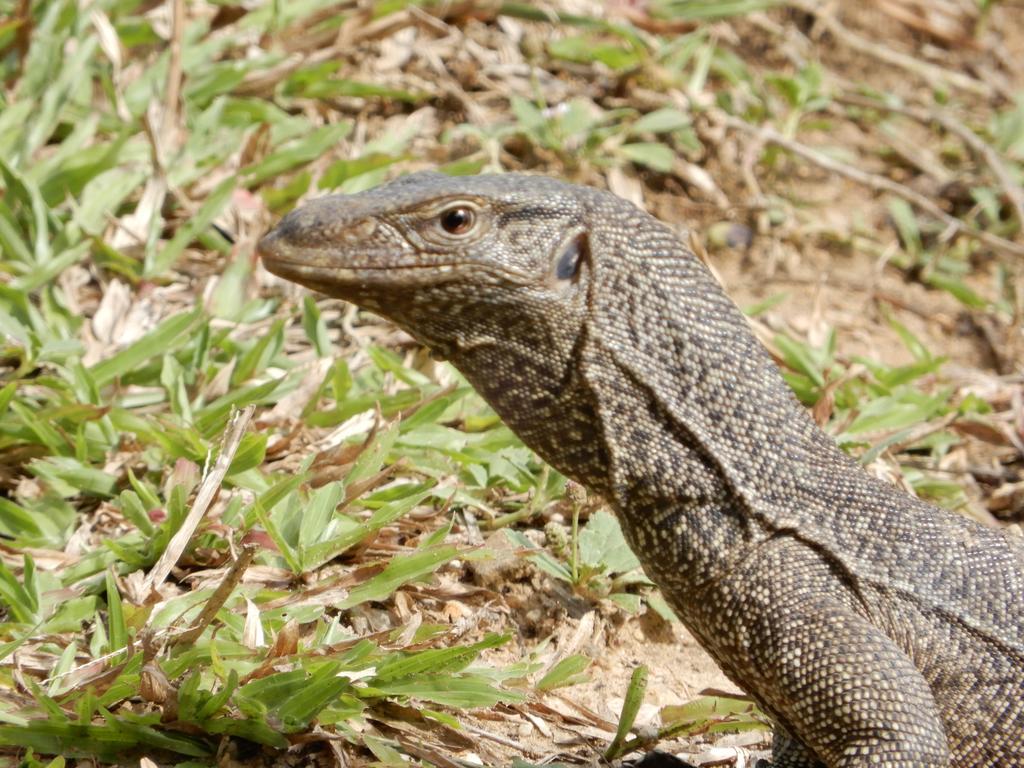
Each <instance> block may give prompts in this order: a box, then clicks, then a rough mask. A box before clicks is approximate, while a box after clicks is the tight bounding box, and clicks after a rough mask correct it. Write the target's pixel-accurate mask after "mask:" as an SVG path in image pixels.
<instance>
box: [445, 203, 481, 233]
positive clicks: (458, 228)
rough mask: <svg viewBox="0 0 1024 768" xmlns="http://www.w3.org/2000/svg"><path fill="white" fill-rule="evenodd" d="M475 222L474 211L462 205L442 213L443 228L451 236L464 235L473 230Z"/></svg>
mask: <svg viewBox="0 0 1024 768" xmlns="http://www.w3.org/2000/svg"><path fill="white" fill-rule="evenodd" d="M475 222H476V216H475V214H474V213H473V210H472V209H471V208H466V207H465V206H462V205H457V206H454V207H452V208H448V209H447V210H444V211H442V212H441V228H442V229H443V230H444V231H445V232H447V233H448V234H449V235H464V234H466V233H467V232H469V230H471V229H472V228H473V224H474V223H475Z"/></svg>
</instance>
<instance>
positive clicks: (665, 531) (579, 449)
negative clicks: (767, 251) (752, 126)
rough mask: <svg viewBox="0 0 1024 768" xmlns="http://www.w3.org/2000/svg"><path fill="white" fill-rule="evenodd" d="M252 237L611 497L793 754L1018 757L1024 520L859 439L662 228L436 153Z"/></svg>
mask: <svg viewBox="0 0 1024 768" xmlns="http://www.w3.org/2000/svg"><path fill="white" fill-rule="evenodd" d="M259 251H260V253H261V255H262V258H263V262H264V264H265V265H266V266H267V268H268V269H269V270H270V271H271V272H274V273H276V274H277V275H280V276H282V277H285V278H287V279H289V280H293V281H295V282H298V283H301V284H304V285H306V286H308V287H310V288H313V289H315V290H318V291H322V292H323V293H326V294H328V295H331V296H336V297H340V298H343V299H347V300H349V301H352V302H354V303H356V304H358V305H360V306H362V307H364V308H367V309H369V310H372V311H374V312H377V313H379V314H381V315H384V316H386V317H388V318H390V319H391V320H392V321H394V322H395V323H397V324H398V325H399V326H401V327H402V328H404V329H406V330H407V331H409V332H410V333H411V334H412V335H413V336H415V337H416V338H417V339H419V340H420V341H422V343H423V344H425V345H426V346H427V347H429V348H430V349H431V350H433V351H434V352H435V353H437V354H439V355H440V356H442V357H444V358H447V359H449V360H450V361H451V362H452V363H453V364H454V365H455V366H456V367H457V368H458V369H459V370H460V371H461V372H462V373H463V375H465V377H466V378H467V379H468V380H469V382H470V383H471V384H472V385H473V386H474V387H475V388H476V389H477V390H478V391H479V392H480V394H481V395H482V396H483V397H484V398H485V399H486V400H487V401H488V402H489V403H490V404H491V406H492V407H493V408H494V409H495V411H496V412H497V413H498V414H499V415H500V416H501V418H502V419H503V420H504V421H505V422H506V423H507V424H508V426H509V427H511V428H512V429H513V430H514V431H515V432H516V433H517V434H518V435H519V436H520V437H521V438H522V440H523V441H524V442H525V443H526V444H527V445H529V446H530V447H532V448H533V449H534V450H536V451H537V453H538V454H540V455H541V456H542V457H543V458H544V459H546V460H547V461H548V462H549V463H550V464H551V465H553V466H554V467H555V468H557V469H558V470H559V471H561V472H562V473H564V474H565V475H567V476H568V477H571V478H574V479H576V480H578V481H579V482H580V483H582V484H583V485H585V486H587V487H588V488H590V489H591V490H593V491H595V492H597V493H599V494H601V495H603V496H604V497H605V498H606V499H607V500H608V502H609V503H610V504H611V505H612V506H613V507H614V509H615V510H616V513H617V514H618V516H619V518H620V520H621V523H622V528H623V531H624V534H625V536H626V539H627V541H628V542H629V544H630V546H631V547H632V548H633V549H634V551H635V552H636V554H637V555H638V557H639V558H640V560H641V561H642V563H643V566H644V569H645V570H646V572H647V573H648V575H649V576H650V577H651V579H652V580H653V581H654V582H655V583H657V584H658V586H659V587H660V588H661V590H662V591H663V593H664V595H665V597H666V599H667V600H668V601H669V603H670V604H671V606H672V607H673V608H674V610H675V611H676V612H677V613H678V615H679V618H680V619H681V620H682V621H683V623H684V624H685V625H686V626H687V628H688V629H689V630H690V631H691V632H692V633H693V635H694V636H695V637H696V638H697V639H698V641H699V642H700V643H701V644H702V645H703V646H704V647H705V648H706V649H707V650H708V652H709V653H710V654H711V655H712V656H713V657H714V659H715V660H716V661H717V662H718V663H719V664H720V665H721V667H722V669H723V671H724V672H725V673H726V674H727V675H728V676H729V677H730V678H731V679H732V680H733V681H735V682H736V683H737V684H738V685H739V686H741V687H742V688H744V689H745V690H746V691H747V692H749V693H750V694H751V695H752V696H753V697H754V699H755V700H756V701H757V702H758V703H759V704H760V705H761V707H762V708H763V709H764V710H765V711H766V712H767V713H769V715H770V716H771V717H772V718H773V720H774V721H775V723H776V724H777V728H776V731H775V736H774V741H773V748H772V755H773V758H772V759H773V763H772V764H773V765H774V766H776V768H805V767H810V766H828V768H840V767H841V768H854V766H884V767H886V768H912V767H913V768H925V767H931V766H955V767H956V768H968V767H970V768H980V767H981V766H1003V767H1008V766H1024V539H1021V538H1020V537H1015V536H1013V535H1011V534H1009V533H1008V532H1006V531H1003V530H996V529H991V528H987V527H984V526H982V525H979V524H978V523H975V522H972V521H970V520H968V519H966V518H964V517H962V516H959V515H956V514H954V513H952V512H949V511H947V510H944V509H940V508H938V507H936V506H933V505H931V504H928V503H925V502H923V501H921V500H918V499H916V498H913V497H911V496H909V495H907V494H905V493H904V492H902V491H901V490H899V489H897V488H896V487H894V486H893V485H891V484H889V483H886V482H884V481H882V480H879V479H877V478H875V477H874V476H872V475H870V474H869V473H868V472H866V471H865V470H864V469H863V468H862V467H861V466H860V465H859V464H858V463H857V462H855V461H854V460H852V459H851V458H849V457H848V456H847V455H846V454H845V453H844V452H843V451H842V450H840V449H839V448H838V447H837V446H836V444H835V443H834V442H833V440H832V439H831V438H830V437H829V436H827V435H826V434H825V433H824V432H823V431H822V430H821V429H819V428H818V426H817V425H816V424H815V423H814V422H813V420H812V419H811V418H810V417H809V416H808V414H807V413H806V411H805V410H804V409H803V408H802V407H801V406H800V405H799V403H798V402H797V401H796V399H795V398H794V396H793V395H792V393H791V391H790V389H789V388H788V386H787V385H786V383H785V381H784V380H783V378H782V376H781V375H780V373H779V371H778V369H777V368H776V366H775V364H774V363H773V361H772V359H771V357H770V356H769V354H768V353H767V351H766V350H765V349H764V347H763V346H762V345H761V344H760V343H759V342H758V341H757V339H756V338H755V337H754V335H753V334H752V333H751V331H750V329H749V326H748V323H747V321H746V319H745V318H744V316H743V314H742V313H741V312H740V311H739V310H738V309H737V307H736V305H735V304H733V302H732V301H731V300H730V299H729V298H728V297H727V296H726V294H725V292H724V291H723V289H722V288H721V286H720V285H719V284H718V282H717V281H716V280H715V279H714V277H713V276H712V275H711V273H710V272H709V270H708V269H707V267H706V266H705V265H704V264H703V263H702V262H701V261H700V259H698V258H696V257H695V256H694V255H693V254H692V253H691V252H690V251H689V250H688V249H687V248H686V246H684V245H683V243H682V242H681V241H680V239H679V238H678V237H677V236H676V235H675V234H674V233H673V232H672V230H671V229H669V228H668V227H667V226H665V225H664V224H662V223H661V222H659V221H658V220H656V219H655V218H653V217H651V216H649V215H648V214H646V213H644V212H643V211H641V210H639V209H638V208H636V207H635V206H633V205H632V204H630V203H627V202H626V201H624V200H622V199H620V198H618V197H616V196H614V195H612V194H610V193H607V192H603V191H599V190H596V189H591V188H587V187H581V186H575V185H572V184H568V183H565V182H562V181H558V180H555V179H550V178H545V177H540V176H531V175H521V174H500V175H484V176H477V177H467V178H453V177H448V176H445V175H442V174H438V173H430V172H424V173H416V174H412V175H409V176H406V177H404V178H400V179H398V180H396V181H393V182H391V183H389V184H386V185H384V186H381V187H378V188H376V189H373V190H369V191H366V192H362V193H359V194H355V195H331V196H327V197H323V198H320V199H317V200H313V201H311V202H308V203H306V204H305V205H303V206H302V207H300V208H298V209H297V210H295V211H293V212H292V213H290V214H289V215H287V216H286V217H285V218H284V219H283V220H282V221H281V222H280V223H279V224H278V226H277V227H276V228H275V229H274V230H273V231H272V232H270V233H269V234H268V235H266V236H265V237H264V238H263V240H262V241H261V242H260V244H259Z"/></svg>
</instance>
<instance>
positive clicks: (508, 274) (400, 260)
mask: <svg viewBox="0 0 1024 768" xmlns="http://www.w3.org/2000/svg"><path fill="white" fill-rule="evenodd" d="M579 189H580V188H578V187H573V186H571V185H568V184H566V183H564V182H560V181H556V180H554V179H549V178H545V177H539V176H523V175H517V174H505V175H493V176H486V175H485V176H475V177H449V176H445V175H443V174H439V173H429V172H427V173H416V174H412V175H409V176H405V177H402V178H400V179H398V180H396V181H393V182H391V183H389V184H385V185H383V186H381V187H377V188H375V189H372V190H369V191H366V192H361V193H359V194H354V195H329V196H326V197H322V198H319V199H316V200H313V201H310V202H308V203H306V204H305V205H303V206H301V207H300V208H298V209H296V210H294V211H292V212H291V213H290V214H288V215H287V216H285V218H284V219H282V220H281V222H280V223H279V224H278V226H277V227H276V228H275V229H274V230H273V231H272V232H270V233H269V234H268V235H266V236H265V237H264V238H263V239H262V240H261V242H260V244H259V252H260V254H261V256H262V258H263V262H264V264H265V265H266V267H267V268H268V269H269V270H270V271H271V272H273V273H275V274H277V275H279V276H281V277H284V278H287V279H289V280H292V281H294V282H297V283H301V284H303V285H306V286H308V287H310V288H313V289H315V290H318V291H321V292H323V293H326V294H328V295H331V296H335V297H338V298H343V299H346V300H349V301H352V302H353V303H356V304H358V305H360V306H363V307H365V308H367V309H370V310H373V311H376V312H378V313H380V314H382V315H385V316H387V317H389V318H390V319H392V320H394V321H395V322H397V323H398V324H399V325H401V326H403V327H405V328H406V329H407V330H409V331H410V332H411V333H412V334H413V335H415V336H417V337H418V338H420V339H421V340H422V341H424V342H425V343H426V344H427V345H428V346H430V347H432V348H434V349H435V351H437V352H439V353H441V354H443V355H445V356H447V357H456V356H457V355H458V353H459V351H460V350H463V349H466V348H468V347H470V346H473V345H479V344H485V343H488V342H490V341H500V339H499V338H496V337H500V336H502V335H504V334H505V333H506V332H507V330H508V324H509V322H510V321H511V320H513V319H529V321H530V322H531V323H532V326H531V332H530V335H531V336H533V337H536V338H535V340H536V342H537V343H544V344H547V345H550V344H552V343H557V340H553V339H554V337H557V339H563V338H565V339H571V338H572V337H573V335H574V334H573V333H572V330H571V327H572V325H573V324H574V323H576V324H579V323H581V322H582V317H581V314H582V313H583V312H584V311H585V304H586V291H585V283H586V280H585V277H586V275H585V273H586V271H587V269H588V257H589V250H588V240H587V229H586V228H585V227H584V221H585V219H586V216H585V209H586V202H585V200H584V199H583V198H581V196H580V195H579V194H578V190H579ZM547 326H557V327H552V328H551V330H550V331H548V332H545V327H547ZM567 331H568V332H567Z"/></svg>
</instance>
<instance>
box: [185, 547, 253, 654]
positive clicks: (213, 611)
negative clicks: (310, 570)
mask: <svg viewBox="0 0 1024 768" xmlns="http://www.w3.org/2000/svg"><path fill="white" fill-rule="evenodd" d="M258 550H259V547H257V546H256V545H255V544H246V545H245V546H243V547H242V551H241V552H239V554H238V557H237V558H236V559H235V561H234V562H233V563H232V564H231V567H230V568H228V571H227V573H225V574H224V578H223V579H221V582H220V584H218V585H217V589H215V590H214V591H213V594H212V595H210V598H209V599H208V600H207V601H206V604H205V605H203V610H202V612H201V613H200V614H199V618H197V619H196V620H195V622H194V623H193V624H192V626H190V627H189V628H188V629H186V630H185V631H184V632H182V633H181V634H180V635H178V636H176V637H175V638H174V640H173V641H172V645H182V644H185V645H187V644H189V643H193V642H195V641H196V640H197V639H198V638H199V636H200V635H201V634H203V630H204V629H206V627H207V626H208V625H209V624H210V622H211V621H213V619H214V617H215V616H216V615H217V611H219V610H220V609H221V608H222V607H223V606H224V603H226V602H227V600H228V598H229V597H231V593H232V592H233V591H234V589H235V587H236V586H237V585H238V582H240V581H241V580H242V577H243V576H244V575H245V571H246V569H247V568H248V567H249V563H251V562H252V559H253V558H254V557H255V556H256V552H257V551H258Z"/></svg>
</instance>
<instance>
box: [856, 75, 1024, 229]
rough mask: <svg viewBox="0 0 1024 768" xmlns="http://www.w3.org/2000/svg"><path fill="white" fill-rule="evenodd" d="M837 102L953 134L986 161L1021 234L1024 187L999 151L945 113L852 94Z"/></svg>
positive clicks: (1023, 223) (1023, 220) (1023, 217)
mask: <svg viewBox="0 0 1024 768" xmlns="http://www.w3.org/2000/svg"><path fill="white" fill-rule="evenodd" d="M836 101H839V102H842V103H844V104H852V105H854V106H857V107H865V108H867V109H877V110H880V111H882V112H892V113H894V114H897V115H904V116H906V117H909V118H912V119H914V120H917V121H918V122H921V123H930V122H935V123H938V124H939V125H941V126H942V127H943V129H944V130H946V131H948V132H949V133H953V134H956V135H957V136H958V137H959V138H960V140H961V141H963V143H964V144H966V145H967V146H968V147H970V149H971V150H972V151H973V152H974V153H975V154H976V155H979V156H980V157H981V158H982V160H984V161H985V164H986V165H987V166H988V167H989V170H990V171H992V175H993V176H995V177H996V181H998V182H999V185H1000V186H1001V187H1002V188H1003V194H1005V195H1006V199H1007V200H1009V201H1010V205H1012V206H1013V210H1014V213H1016V214H1017V222H1018V224H1019V226H1020V229H1021V231H1022V232H1024V187H1021V185H1020V184H1018V183H1017V182H1016V181H1014V179H1013V177H1012V176H1011V175H1010V171H1009V170H1008V169H1007V167H1006V163H1005V162H1003V158H1002V157H1001V156H1000V154H999V152H997V151H996V150H995V149H994V148H993V147H992V146H991V145H989V144H988V143H987V142H986V141H984V140H983V139H982V138H981V137H980V136H978V134H976V133H975V132H974V131H972V130H971V129H970V128H968V127H967V126H966V125H964V124H963V123H960V122H958V121H957V120H954V119H953V118H952V117H950V116H949V115H947V114H945V113H944V112H939V111H936V110H930V109H922V108H918V107H912V106H906V105H899V106H897V105H894V104H886V103H885V102H882V101H877V100H875V99H870V98H866V97H863V96H857V95H854V94H842V95H839V96H837V97H836Z"/></svg>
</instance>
